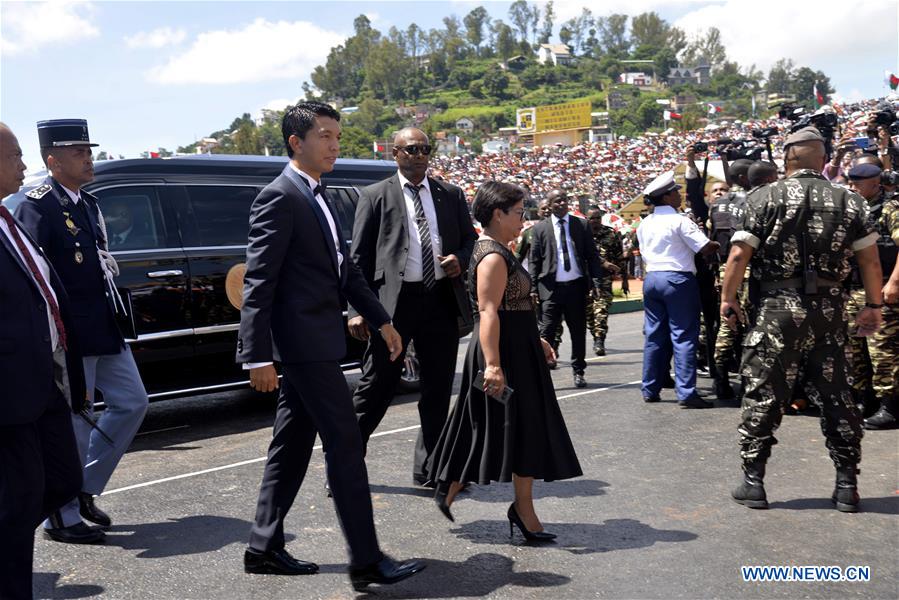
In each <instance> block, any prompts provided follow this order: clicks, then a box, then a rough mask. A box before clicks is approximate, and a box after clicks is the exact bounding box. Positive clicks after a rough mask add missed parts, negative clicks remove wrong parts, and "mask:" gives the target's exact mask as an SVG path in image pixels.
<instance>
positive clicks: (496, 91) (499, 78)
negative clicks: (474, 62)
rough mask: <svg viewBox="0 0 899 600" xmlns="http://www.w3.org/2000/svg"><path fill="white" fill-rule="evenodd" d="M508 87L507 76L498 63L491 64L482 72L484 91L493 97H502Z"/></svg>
mask: <svg viewBox="0 0 899 600" xmlns="http://www.w3.org/2000/svg"><path fill="white" fill-rule="evenodd" d="M508 87H509V76H508V75H506V72H505V71H503V70H502V69H500V68H499V65H495V64H494V65H492V66H491V67H490V68H489V69H488V70H487V72H486V73H485V74H484V91H485V92H487V93H488V94H490V95H491V96H493V97H494V98H503V97H504V96H505V95H506V88H508Z"/></svg>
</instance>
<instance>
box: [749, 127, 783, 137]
mask: <svg viewBox="0 0 899 600" xmlns="http://www.w3.org/2000/svg"><path fill="white" fill-rule="evenodd" d="M775 135H777V127H766V128H765V129H753V130H752V137H754V138H756V139H760V140H761V139H765V138H769V137H772V136H775Z"/></svg>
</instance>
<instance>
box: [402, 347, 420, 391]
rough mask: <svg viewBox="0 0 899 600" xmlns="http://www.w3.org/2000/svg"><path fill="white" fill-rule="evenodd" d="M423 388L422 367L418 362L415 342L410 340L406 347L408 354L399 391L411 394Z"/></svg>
mask: <svg viewBox="0 0 899 600" xmlns="http://www.w3.org/2000/svg"><path fill="white" fill-rule="evenodd" d="M420 389H421V368H420V366H419V364H418V356H417V355H416V354H415V344H414V342H409V346H408V347H407V348H406V356H405V359H404V361H403V372H402V374H401V375H400V382H399V383H398V384H397V391H398V392H399V393H402V394H411V393H414V392H417V391H419V390H420Z"/></svg>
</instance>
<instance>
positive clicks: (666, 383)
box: [662, 373, 674, 390]
mask: <svg viewBox="0 0 899 600" xmlns="http://www.w3.org/2000/svg"><path fill="white" fill-rule="evenodd" d="M662 389H664V390H673V389H674V377H672V376H671V373H666V374H665V375H663V376H662Z"/></svg>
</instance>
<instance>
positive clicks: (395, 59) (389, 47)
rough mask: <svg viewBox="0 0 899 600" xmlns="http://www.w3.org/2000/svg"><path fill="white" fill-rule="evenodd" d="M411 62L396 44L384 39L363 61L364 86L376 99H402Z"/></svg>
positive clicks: (375, 45) (374, 46)
mask: <svg viewBox="0 0 899 600" xmlns="http://www.w3.org/2000/svg"><path fill="white" fill-rule="evenodd" d="M412 68H413V66H412V64H411V61H410V60H409V59H408V58H407V57H406V54H405V52H403V50H402V48H401V47H400V46H398V45H397V44H396V43H394V42H392V41H390V40H388V39H385V40H381V41H380V42H378V43H377V44H374V45H373V46H372V48H371V51H370V52H369V53H368V57H367V58H366V59H365V69H364V73H365V80H364V81H365V85H366V87H368V89H370V90H371V91H372V92H374V94H375V96H377V97H378V98H383V99H384V100H387V101H388V102H390V101H396V100H400V99H401V98H403V91H404V90H403V85H404V84H405V81H406V77H407V75H408V74H409V73H410V72H411V71H412Z"/></svg>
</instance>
